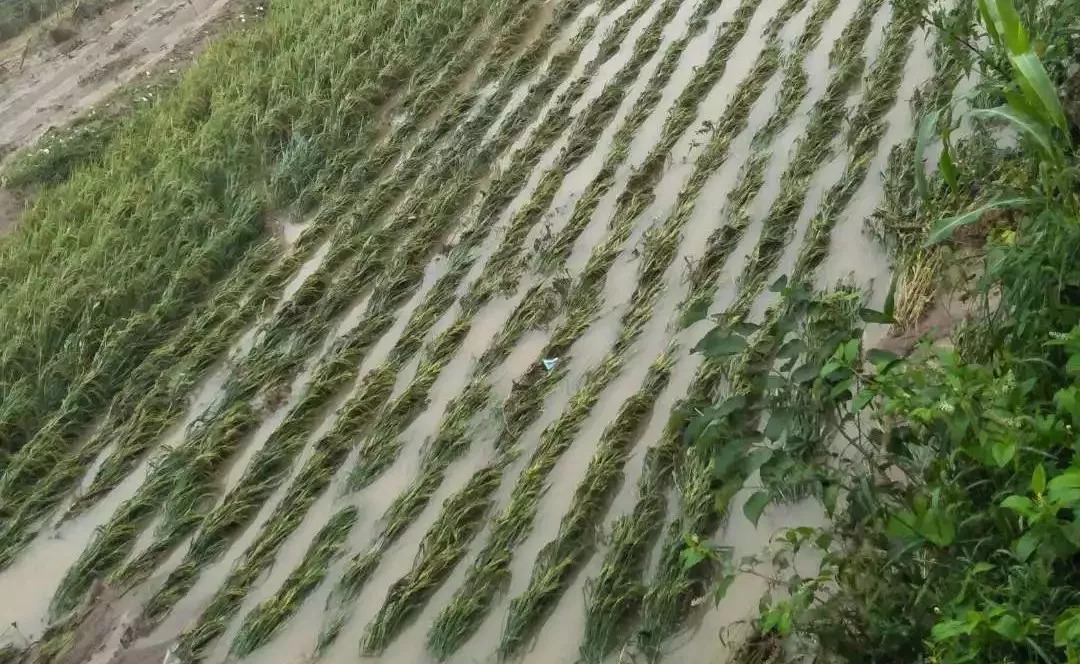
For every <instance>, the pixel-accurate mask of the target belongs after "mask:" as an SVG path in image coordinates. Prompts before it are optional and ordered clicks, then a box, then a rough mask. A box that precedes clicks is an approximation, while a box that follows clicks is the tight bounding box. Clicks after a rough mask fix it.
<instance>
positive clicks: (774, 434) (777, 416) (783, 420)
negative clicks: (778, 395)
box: [765, 408, 791, 441]
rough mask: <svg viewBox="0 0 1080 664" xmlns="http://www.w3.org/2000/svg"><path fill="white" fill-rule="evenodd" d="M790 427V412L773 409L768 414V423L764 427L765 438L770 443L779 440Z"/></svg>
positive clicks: (783, 409) (782, 409)
mask: <svg viewBox="0 0 1080 664" xmlns="http://www.w3.org/2000/svg"><path fill="white" fill-rule="evenodd" d="M789 426H791V411H789V410H787V409H786V408H774V409H773V411H772V412H771V413H769V423H768V424H767V425H765V437H766V438H768V439H769V440H772V441H777V440H780V436H783V435H784V432H785V431H787V428H788V427H789Z"/></svg>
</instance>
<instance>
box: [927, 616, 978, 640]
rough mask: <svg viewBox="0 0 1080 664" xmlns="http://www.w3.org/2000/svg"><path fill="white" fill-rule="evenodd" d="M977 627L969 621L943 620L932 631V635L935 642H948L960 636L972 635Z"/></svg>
mask: <svg viewBox="0 0 1080 664" xmlns="http://www.w3.org/2000/svg"><path fill="white" fill-rule="evenodd" d="M975 627H976V625H975V624H973V623H971V622H969V621H967V620H955V619H952V620H942V621H941V622H939V623H938V624H936V625H934V627H933V629H931V630H930V635H931V636H933V637H934V640H935V641H947V640H948V639H955V638H956V637H958V636H963V635H965V634H971V632H972V631H974V629H975Z"/></svg>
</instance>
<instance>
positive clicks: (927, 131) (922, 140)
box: [914, 111, 940, 201]
mask: <svg viewBox="0 0 1080 664" xmlns="http://www.w3.org/2000/svg"><path fill="white" fill-rule="evenodd" d="M939 115H940V113H939V112H938V111H930V112H929V113H927V114H926V115H924V116H923V117H922V120H921V121H920V122H919V133H918V136H917V138H916V139H915V164H914V168H915V186H916V187H917V188H918V190H919V197H920V198H922V199H923V200H924V201H925V200H928V199H929V198H930V185H929V184H927V182H926V165H925V164H924V163H923V155H925V154H926V148H927V147H928V146H929V145H930V141H931V140H933V138H934V136H936V135H937V124H938V116H939Z"/></svg>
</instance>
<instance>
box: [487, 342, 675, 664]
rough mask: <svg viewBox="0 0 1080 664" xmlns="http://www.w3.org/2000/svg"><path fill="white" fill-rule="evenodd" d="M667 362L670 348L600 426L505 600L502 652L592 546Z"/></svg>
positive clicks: (529, 628)
mask: <svg viewBox="0 0 1080 664" xmlns="http://www.w3.org/2000/svg"><path fill="white" fill-rule="evenodd" d="M672 363H673V356H672V355H671V353H670V352H668V353H664V354H662V355H661V356H660V357H658V358H657V359H656V360H654V361H653V363H652V365H651V366H650V367H649V372H648V374H647V375H646V377H645V380H644V381H643V382H642V385H641V387H640V388H639V389H638V391H637V392H636V393H635V394H633V395H632V396H630V397H629V398H628V399H626V401H624V402H623V405H622V406H621V407H620V409H619V413H618V414H617V415H616V417H615V419H614V420H613V421H612V422H611V423H610V424H609V425H608V426H607V427H606V428H605V429H604V433H603V434H602V435H601V436H600V441H599V442H598V443H597V446H596V452H595V453H594V454H593V457H592V460H591V461H590V462H589V466H588V468H587V469H586V471H585V476H584V477H583V478H582V480H581V482H580V483H579V484H578V488H577V490H576V491H575V492H574V497H573V500H572V501H571V503H570V508H569V509H568V510H567V512H566V514H565V515H564V516H563V518H562V521H561V522H560V524H559V530H558V533H557V534H556V536H555V539H553V540H552V541H551V542H548V543H547V544H546V545H545V546H544V547H543V548H542V549H541V550H540V553H539V554H538V556H537V559H536V564H535V565H534V566H533V571H532V576H531V578H530V579H529V585H528V587H527V588H526V589H525V591H524V592H523V593H522V594H521V595H519V596H517V597H515V598H514V599H513V600H512V601H511V602H510V609H509V614H508V616H507V620H506V627H505V629H504V631H503V636H502V642H501V644H500V646H499V650H500V652H501V653H502V654H503V655H504V656H513V655H514V654H516V653H517V652H519V651H520V649H521V648H522V647H523V646H524V645H525V644H526V643H527V642H528V640H529V639H530V638H531V637H532V635H533V634H535V632H536V629H537V628H538V627H539V626H540V624H541V623H542V621H543V619H544V618H545V617H546V616H547V614H548V613H549V612H550V611H551V609H552V608H553V607H554V606H555V604H556V603H557V602H558V600H559V597H561V596H562V593H563V592H565V590H566V588H567V587H568V586H569V585H570V583H571V582H572V579H573V576H574V574H575V573H576V572H577V571H578V570H579V569H580V567H581V565H582V564H584V563H585V561H587V560H588V559H589V556H591V555H592V554H593V553H594V552H595V551H596V541H595V530H596V528H597V525H598V523H599V522H600V521H601V520H602V519H603V516H604V514H605V513H606V512H607V509H608V506H609V504H610V501H611V499H612V498H613V495H614V491H615V489H616V488H617V487H618V485H619V483H620V482H621V481H622V477H623V467H624V466H625V464H626V461H627V460H628V459H629V457H630V452H631V450H632V449H633V446H634V444H635V443H636V442H637V440H638V438H639V437H640V436H641V434H642V433H643V430H644V426H645V424H646V423H647V422H648V418H649V416H650V415H651V413H652V409H653V406H654V404H655V403H656V399H657V398H658V397H659V396H660V393H661V392H662V391H663V389H664V387H665V386H666V385H667V382H668V379H669V378H670V373H671V365H672Z"/></svg>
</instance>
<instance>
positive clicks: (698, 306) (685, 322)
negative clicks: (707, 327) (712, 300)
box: [679, 297, 709, 328]
mask: <svg viewBox="0 0 1080 664" xmlns="http://www.w3.org/2000/svg"><path fill="white" fill-rule="evenodd" d="M708 315H709V300H708V299H707V298H703V297H702V298H698V299H696V300H694V301H693V302H691V303H690V306H688V307H686V309H685V310H683V314H682V317H681V318H680V319H679V325H680V326H681V327H684V328H685V327H690V326H691V325H693V324H694V323H696V322H698V321H699V320H704V319H705V317H706V316H708Z"/></svg>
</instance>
